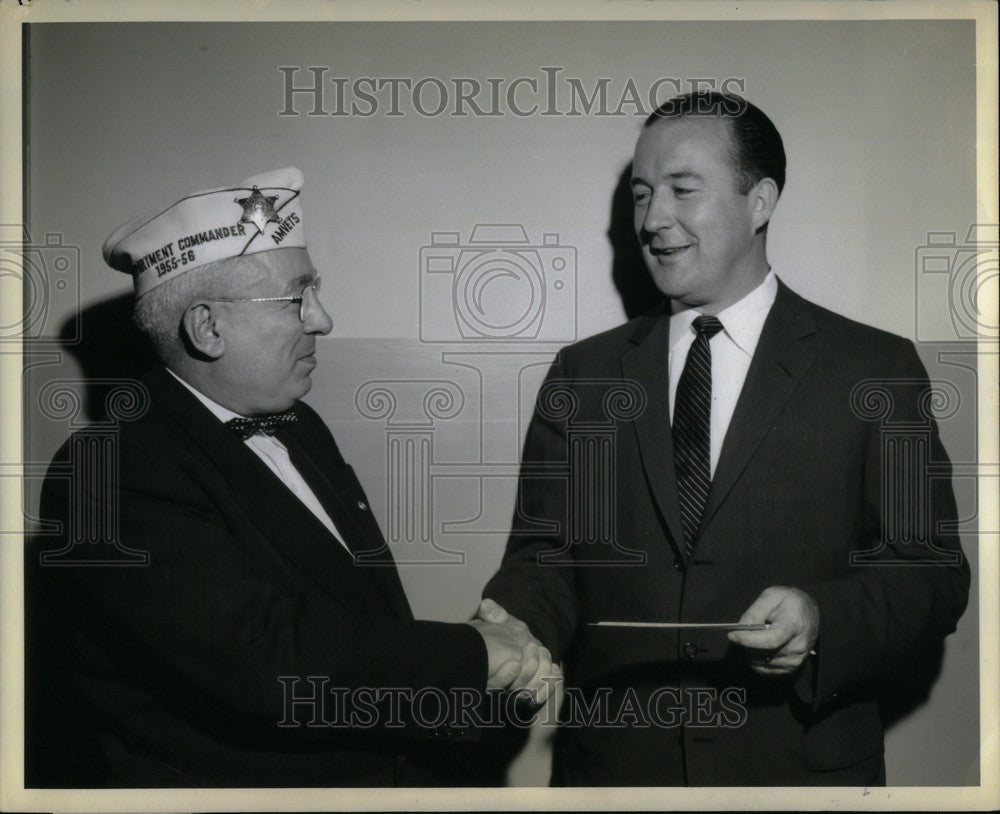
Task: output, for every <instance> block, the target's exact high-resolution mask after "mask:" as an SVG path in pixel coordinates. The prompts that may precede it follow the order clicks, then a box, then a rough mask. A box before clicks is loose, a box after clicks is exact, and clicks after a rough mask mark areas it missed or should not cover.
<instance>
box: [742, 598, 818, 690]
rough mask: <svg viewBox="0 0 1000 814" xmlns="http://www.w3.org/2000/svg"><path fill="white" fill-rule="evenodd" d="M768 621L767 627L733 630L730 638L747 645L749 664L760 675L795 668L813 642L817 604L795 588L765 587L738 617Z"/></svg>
mask: <svg viewBox="0 0 1000 814" xmlns="http://www.w3.org/2000/svg"><path fill="white" fill-rule="evenodd" d="M761 622H767V623H768V624H770V625H771V627H770V629H769V630H734V631H731V632H730V633H729V641H731V642H735V643H736V644H738V645H741V646H743V647H745V648H747V654H748V656H749V658H750V665H751V668H752V669H753V671H754V672H755V673H760V674H761V675H787V674H788V673H793V672H795V671H796V670H797V669H798V668H799V665H800V664H802V662H803V661H804V660H805V658H806V656H808V655H809V653H810V652H811V651H812V649H813V647H814V646H815V645H816V639H817V637H818V636H819V606H818V605H817V604H816V600H815V599H813V598H812V597H811V596H809V594H807V593H805V592H804V591H800V590H799V589H798V588H786V587H784V586H781V585H776V586H773V587H771V588H767V589H765V590H764V592H763V593H761V595H760V596H758V597H757V599H756V600H755V601H754V603H753V604H752V605H751V606H750V607H749V608H747V610H746V613H744V614H743V616H741V617H740V623H741V624H760V623H761Z"/></svg>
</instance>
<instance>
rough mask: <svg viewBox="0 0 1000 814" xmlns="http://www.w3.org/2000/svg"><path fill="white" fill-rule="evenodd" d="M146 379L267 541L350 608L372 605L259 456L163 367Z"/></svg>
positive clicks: (328, 538)
mask: <svg viewBox="0 0 1000 814" xmlns="http://www.w3.org/2000/svg"><path fill="white" fill-rule="evenodd" d="M144 381H145V383H146V385H147V387H148V388H149V390H150V395H151V398H152V401H153V403H154V404H155V405H157V407H159V408H160V409H161V410H163V411H164V412H165V413H166V414H167V415H169V416H170V417H171V418H172V419H173V420H174V421H175V422H176V423H177V424H178V425H179V426H180V427H181V429H182V430H183V431H184V432H186V433H187V434H188V435H189V436H190V437H191V439H192V440H193V441H194V443H195V444H197V445H198V446H199V447H200V448H201V449H202V451H203V452H204V453H205V455H206V456H207V458H208V459H209V461H211V464H212V465H213V466H214V467H215V468H216V469H217V471H218V472H219V474H220V475H221V477H222V479H223V480H224V481H225V482H226V483H227V484H228V485H229V486H230V487H231V490H232V494H233V497H234V501H235V503H236V504H237V505H238V506H239V508H240V509H241V510H242V511H243V513H244V514H245V515H246V516H247V518H248V519H249V520H250V522H251V523H252V524H253V525H254V526H255V527H256V528H257V530H258V531H259V532H260V533H261V534H262V535H263V536H264V537H265V538H266V539H268V540H269V541H270V542H271V543H272V544H273V545H274V546H275V547H276V548H277V549H278V550H279V551H280V552H281V553H282V554H283V555H284V556H285V557H287V558H288V559H289V560H291V561H292V562H293V563H294V564H295V565H296V566H298V568H299V569H300V570H301V571H303V572H304V573H305V574H307V575H308V576H309V577H310V578H311V579H313V580H314V581H315V582H316V583H317V584H318V585H319V586H320V588H322V589H323V590H324V591H325V592H326V593H328V594H329V595H330V596H331V597H332V598H333V599H335V600H336V601H338V602H340V603H341V604H344V605H345V607H351V606H356V605H357V604H358V602H359V601H360V602H361V603H362V605H361V606H362V607H367V606H369V605H370V597H368V596H367V594H368V593H370V591H368V590H367V589H366V587H365V585H364V584H363V583H364V582H365V580H359V579H358V576H359V575H358V569H356V568H355V565H354V562H353V560H352V558H351V555H350V554H348V553H347V552H346V551H345V550H344V547H343V546H341V545H340V543H338V542H337V541H336V540H335V539H334V538H333V536H332V535H331V534H330V532H329V531H328V530H327V529H326V527H325V526H324V525H323V524H322V523H321V522H320V521H319V520H318V519H317V518H316V517H315V515H313V513H312V512H310V511H309V510H308V509H307V508H306V507H305V506H304V505H303V504H302V502H301V501H300V500H299V499H298V498H297V497H296V496H295V495H294V494H293V493H292V491H291V490H290V489H288V488H286V487H285V486H284V485H283V484H281V483H280V481H278V480H277V479H276V477H275V475H274V473H273V472H272V471H271V470H270V469H269V468H268V467H267V465H266V464H264V462H263V461H261V460H260V458H258V457H257V456H256V455H255V454H254V453H253V452H252V451H251V450H250V449H248V448H247V447H246V445H245V444H244V443H243V442H242V441H240V439H239V438H238V437H237V436H236V435H235V434H233V433H232V432H230V431H229V430H227V429H226V428H225V426H223V425H222V424H221V423H220V422H219V420H218V419H217V418H216V417H215V416H213V415H212V414H211V412H210V411H209V410H208V409H207V408H206V407H205V406H204V405H203V404H201V403H200V402H199V401H198V400H197V399H196V398H195V397H194V396H193V395H192V394H191V393H189V392H188V391H187V389H186V388H184V387H183V386H182V385H181V384H180V383H179V382H177V381H176V380H175V379H174V378H173V376H171V375H170V373H168V372H167V371H166V370H165V369H164V368H161V367H157V368H154V369H153V370H152V371H151V372H150V373H149V374H147V376H146V377H145V378H144ZM317 497H318V498H319V499H320V500H321V501H322V500H323V498H322V497H320V496H319V495H317ZM334 522H335V523H337V524H338V526H337V527H338V529H339V528H341V526H340V524H339V521H338V520H337V519H336V518H335V519H334ZM344 533H345V534H346V533H347V532H344ZM345 542H346V541H345Z"/></svg>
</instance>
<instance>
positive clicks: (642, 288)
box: [607, 162, 666, 319]
mask: <svg viewBox="0 0 1000 814" xmlns="http://www.w3.org/2000/svg"><path fill="white" fill-rule="evenodd" d="M631 179H632V164H631V162H629V164H628V166H627V167H625V169H624V170H622V173H621V175H620V176H619V177H618V184H617V186H615V191H614V192H613V193H612V196H611V221H610V223H609V224H608V233H607V234H608V240H609V241H610V243H611V250H612V260H611V280H612V282H614V284H615V288H616V289H617V290H618V296H619V297H621V298H622V306H623V307H624V309H625V316H626V317H627V318H628V319H632V318H633V317H637V316H639V315H640V314H644V313H646V312H647V311H650V310H652V309H653V308H655V307H657V306H658V305H660V304H661V303H662V302H663V301H664V300H665V299H666V298H665V297H664V296H663V294H662V293H661V292H660V290H659V289H658V288H657V287H656V284H655V283H654V282H653V280H652V278H651V277H650V276H649V272H648V271H647V270H646V264H645V262H644V261H643V259H642V251H641V249H640V248H639V239H638V238H637V237H636V234H635V227H634V226H633V221H632V217H633V215H632V213H633V209H632V189H631V187H630V186H629V181H630V180H631Z"/></svg>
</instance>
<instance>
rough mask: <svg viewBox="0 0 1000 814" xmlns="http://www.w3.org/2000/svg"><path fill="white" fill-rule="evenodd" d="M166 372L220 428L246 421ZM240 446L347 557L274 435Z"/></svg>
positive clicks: (327, 518) (320, 506) (340, 540)
mask: <svg viewBox="0 0 1000 814" xmlns="http://www.w3.org/2000/svg"><path fill="white" fill-rule="evenodd" d="M167 371H168V372H169V373H170V375H171V376H173V377H174V378H175V379H177V381H179V382H180V383H181V384H183V385H184V386H185V387H186V388H187V389H188V390H190V391H191V392H192V393H193V394H194V396H195V398H197V399H198V401H200V402H201V403H202V404H204V405H205V406H206V407H207V408H208V409H209V410H211V412H212V415H214V416H215V417H216V418H217V419H219V421H221V422H222V423H223V424H225V423H226V422H227V421H229V420H230V419H232V418H246V417H247V416H241V415H240V414H239V413H234V412H233V411H232V410H230V409H228V408H227V407H223V406H222V405H221V404H218V403H217V402H214V401H212V399H210V398H209V397H208V396H206V395H205V394H204V393H202V392H201V391H199V390H196V389H195V388H194V387H192V386H191V385H190V384H188V383H187V382H186V381H184V379H182V378H181V377H180V376H178V375H177V374H176V373H174V372H173V371H172V370H170V368H167ZM243 443H244V444H246V445H247V446H248V447H250V449H251V450H253V453H254V454H255V455H256V456H257V457H258V458H260V459H261V460H262V461H263V462H264V463H265V464H267V467H268V469H270V470H271V471H272V472H273V473H274V474H275V475H277V476H278V480H280V481H281V482H282V483H283V484H284V485H285V486H287V487H288V488H289V489H290V490H291V491H292V493H293V494H294V495H295V496H296V497H297V498H298V499H299V500H301V501H302V503H303V504H304V505H305V507H306V508H307V509H309V511H311V512H312V513H313V514H314V515H315V516H316V519H317V520H319V521H320V522H321V523H322V524H323V525H324V526H326V528H327V529H328V530H329V532H330V534H332V535H333V536H334V537H336V538H337V542H338V543H340V544H341V545H342V546H344V549H345V550H346V551H347V552H348V553H350V551H351V550H350V549H349V548H348V547H347V545H346V544H345V543H344V539H343V537H341V535H340V533H339V532H338V531H337V527H336V526H335V525H334V523H333V520H331V519H330V515H328V514H327V513H326V510H325V509H324V508H323V504H322V503H320V502H319V499H318V498H317V497H316V495H315V494H314V493H313V490H312V489H310V488H309V485H308V484H307V483H306V482H305V480H304V479H303V477H302V475H300V474H299V470H297V469H296V468H295V467H294V466H293V465H292V461H291V458H289V457H288V448H287V447H286V446H285V445H284V444H282V443H281V441H279V440H278V439H277V438H275V437H274V436H273V435H260V434H258V435H251V436H250V437H249V438H247V439H246V440H244V442H243Z"/></svg>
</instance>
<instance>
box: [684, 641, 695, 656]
mask: <svg viewBox="0 0 1000 814" xmlns="http://www.w3.org/2000/svg"><path fill="white" fill-rule="evenodd" d="M697 655H698V645H696V644H695V643H694V642H688V643H687V644H685V645H684V658H686V659H689V660H691V659H694V657H695V656H697Z"/></svg>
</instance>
